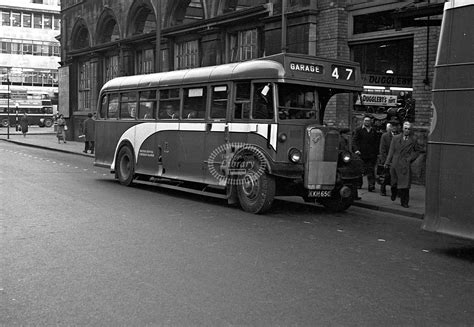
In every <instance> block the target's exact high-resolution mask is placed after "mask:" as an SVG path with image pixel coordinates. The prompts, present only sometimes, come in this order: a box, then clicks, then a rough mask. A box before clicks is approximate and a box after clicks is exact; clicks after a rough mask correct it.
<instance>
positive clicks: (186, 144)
mask: <svg viewBox="0 0 474 327" xmlns="http://www.w3.org/2000/svg"><path fill="white" fill-rule="evenodd" d="M206 103H207V86H195V87H190V88H184V89H183V107H182V110H181V121H180V123H179V133H178V144H179V147H178V150H179V153H178V172H179V176H180V178H182V179H185V180H189V181H193V182H202V181H203V169H202V161H203V160H202V156H203V153H204V152H205V149H206V148H205V143H206V121H205V115H206Z"/></svg>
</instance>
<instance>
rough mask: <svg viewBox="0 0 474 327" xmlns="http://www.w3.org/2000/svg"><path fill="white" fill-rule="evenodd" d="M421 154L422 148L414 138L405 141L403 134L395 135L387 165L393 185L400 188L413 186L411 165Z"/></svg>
mask: <svg viewBox="0 0 474 327" xmlns="http://www.w3.org/2000/svg"><path fill="white" fill-rule="evenodd" d="M419 154H420V146H419V145H418V142H417V141H416V138H415V137H414V136H409V137H408V140H406V141H405V140H403V134H402V133H401V134H398V135H395V136H394V137H393V138H392V142H391V143H390V150H389V151H388V155H387V160H385V165H390V172H392V171H394V172H395V173H396V176H394V175H395V174H393V173H391V175H392V183H393V184H397V187H398V188H409V187H410V185H411V167H410V166H411V163H412V162H413V161H415V159H416V158H417V157H418V155H419Z"/></svg>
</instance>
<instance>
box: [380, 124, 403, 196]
mask: <svg viewBox="0 0 474 327" xmlns="http://www.w3.org/2000/svg"><path fill="white" fill-rule="evenodd" d="M397 133H398V121H397V120H395V119H393V120H390V121H389V122H388V123H387V127H386V132H385V133H383V134H382V137H381V138H380V146H379V166H378V167H383V166H384V165H385V160H387V155H388V151H389V149H390V143H391V142H392V138H393V136H394V135H396V134H397ZM381 175H382V181H381V183H380V194H381V195H382V196H386V195H387V191H386V186H387V185H389V184H390V169H388V168H385V167H384V170H383V171H382V172H381Z"/></svg>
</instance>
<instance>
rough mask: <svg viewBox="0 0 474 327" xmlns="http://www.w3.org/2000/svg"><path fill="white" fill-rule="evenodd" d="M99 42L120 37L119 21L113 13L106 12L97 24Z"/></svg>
mask: <svg viewBox="0 0 474 327" xmlns="http://www.w3.org/2000/svg"><path fill="white" fill-rule="evenodd" d="M96 39H97V43H98V44H101V43H107V42H114V41H117V40H119V39H120V31H119V26H118V24H117V21H116V20H115V18H114V17H113V16H112V14H111V13H108V12H104V13H103V14H102V15H101V17H100V18H99V22H98V24H97V38H96Z"/></svg>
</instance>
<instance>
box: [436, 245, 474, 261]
mask: <svg viewBox="0 0 474 327" xmlns="http://www.w3.org/2000/svg"><path fill="white" fill-rule="evenodd" d="M431 251H432V252H435V253H438V254H441V255H445V256H448V257H452V258H455V259H461V260H465V261H468V262H471V263H474V246H462V247H451V248H445V249H433V250H431Z"/></svg>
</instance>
